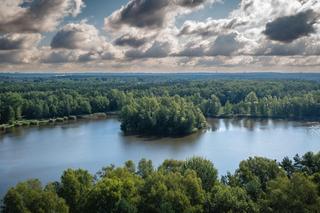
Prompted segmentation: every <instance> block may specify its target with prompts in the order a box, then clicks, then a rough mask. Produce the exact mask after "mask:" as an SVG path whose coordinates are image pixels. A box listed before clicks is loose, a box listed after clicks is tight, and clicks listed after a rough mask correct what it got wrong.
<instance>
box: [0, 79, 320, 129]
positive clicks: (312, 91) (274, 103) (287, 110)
mask: <svg viewBox="0 0 320 213" xmlns="http://www.w3.org/2000/svg"><path fill="white" fill-rule="evenodd" d="M177 96H180V97H181V98H183V99H184V100H182V99H181V100H182V102H183V103H184V106H185V107H187V108H193V107H194V108H199V109H201V111H202V113H203V114H204V116H252V117H281V118H319V117H320V83H319V82H316V81H298V80H192V79H185V80H179V79H175V80H171V79H170V78H164V79H162V80H156V79H154V78H151V77H150V78H148V77H143V76H140V77H131V78H128V79H127V78H121V77H110V76H109V77H102V76H100V77H99V78H98V77H96V78H95V77H87V78H84V77H83V78H76V77H72V76H70V77H61V78H26V79H25V78H22V79H20V78H17V79H15V78H12V79H11V78H9V79H1V81H0V123H2V124H3V123H14V122H15V121H17V120H21V119H45V118H56V117H63V116H70V115H82V114H90V113H97V112H111V111H121V110H122V108H123V106H127V105H132V103H133V102H136V103H139V105H146V103H141V102H142V101H141V100H145V101H148V100H150V99H157V100H160V99H162V98H165V99H166V98H169V100H170V101H168V104H167V105H168V106H170V105H175V103H174V102H175V101H174V100H175V99H174V98H172V97H177ZM170 97H171V98H170ZM137 100H139V101H137ZM160 102H161V101H160ZM123 120H126V119H125V118H123Z"/></svg>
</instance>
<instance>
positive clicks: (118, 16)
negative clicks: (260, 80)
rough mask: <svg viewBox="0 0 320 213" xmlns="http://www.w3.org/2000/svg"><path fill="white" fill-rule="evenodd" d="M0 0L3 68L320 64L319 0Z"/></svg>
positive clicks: (299, 67)
mask: <svg viewBox="0 0 320 213" xmlns="http://www.w3.org/2000/svg"><path fill="white" fill-rule="evenodd" d="M0 3H1V4H0V72H9V71H14V72H24V71H28V72H42V71H51V72H54V71H56V72H82V71H99V72H101V71H105V72H201V71H205V72H210V71H212V72H224V71H225V72H250V71H254V72H257V71H278V72H281V71H282V72H320V34H319V33H320V0H0Z"/></svg>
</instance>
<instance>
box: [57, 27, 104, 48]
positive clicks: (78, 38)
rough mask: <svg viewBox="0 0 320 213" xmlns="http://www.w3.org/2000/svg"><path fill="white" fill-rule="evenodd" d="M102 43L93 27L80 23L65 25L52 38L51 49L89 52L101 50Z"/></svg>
mask: <svg viewBox="0 0 320 213" xmlns="http://www.w3.org/2000/svg"><path fill="white" fill-rule="evenodd" d="M103 43H104V41H103V39H102V38H101V37H100V36H99V32H98V30H97V29H96V28H95V27H94V26H93V25H89V24H87V23H85V22H81V23H79V24H73V23H71V24H67V25H65V26H64V27H63V28H62V29H60V30H59V31H58V32H57V33H56V35H55V36H54V37H53V39H52V41H51V47H52V48H64V49H86V50H91V49H99V48H101V47H102V46H103Z"/></svg>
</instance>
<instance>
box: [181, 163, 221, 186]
mask: <svg viewBox="0 0 320 213" xmlns="http://www.w3.org/2000/svg"><path fill="white" fill-rule="evenodd" d="M187 170H193V171H195V172H196V174H197V175H198V177H199V178H200V179H201V182H202V187H203V189H205V190H206V191H210V190H211V188H212V187H213V185H214V184H215V182H216V181H217V176H218V171H217V169H216V168H215V167H214V165H213V163H212V162H211V161H209V160H207V159H204V158H201V157H192V158H190V159H188V160H186V161H185V163H184V164H183V166H182V171H187Z"/></svg>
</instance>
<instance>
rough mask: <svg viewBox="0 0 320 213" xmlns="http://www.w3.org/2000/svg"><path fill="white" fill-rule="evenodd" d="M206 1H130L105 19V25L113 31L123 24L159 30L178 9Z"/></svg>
mask: <svg viewBox="0 0 320 213" xmlns="http://www.w3.org/2000/svg"><path fill="white" fill-rule="evenodd" d="M206 1H207V0H130V1H129V3H128V4H127V5H125V6H124V7H122V8H121V9H119V10H117V11H115V12H114V13H113V14H112V15H111V16H109V17H107V18H106V19H105V24H106V26H107V28H108V27H112V28H114V29H117V28H120V27H121V26H122V25H123V24H126V25H129V26H133V27H137V28H151V29H152V28H153V29H155V28H161V27H163V26H164V24H165V23H166V20H167V18H168V15H169V14H170V13H171V14H178V13H179V8H184V7H185V8H194V7H197V6H199V5H201V4H203V3H205V2H206Z"/></svg>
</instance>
